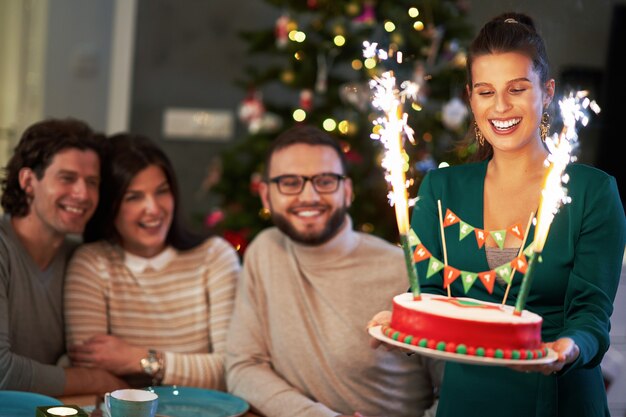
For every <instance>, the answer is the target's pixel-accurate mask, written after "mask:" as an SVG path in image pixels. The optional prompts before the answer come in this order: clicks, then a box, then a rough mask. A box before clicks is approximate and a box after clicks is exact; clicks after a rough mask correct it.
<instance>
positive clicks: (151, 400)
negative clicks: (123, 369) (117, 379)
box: [104, 389, 159, 417]
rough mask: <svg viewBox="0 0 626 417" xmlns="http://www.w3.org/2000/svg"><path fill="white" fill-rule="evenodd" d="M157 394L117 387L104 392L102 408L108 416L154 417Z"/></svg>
mask: <svg viewBox="0 0 626 417" xmlns="http://www.w3.org/2000/svg"><path fill="white" fill-rule="evenodd" d="M158 405H159V396H158V395H156V394H155V393H154V392H151V391H144V390H141V389H118V390H117V391H113V392H111V393H109V392H107V393H106V394H104V408H106V411H107V412H108V414H109V416H110V417H154V415H155V414H156V410H157V407H158Z"/></svg>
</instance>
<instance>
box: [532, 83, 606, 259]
mask: <svg viewBox="0 0 626 417" xmlns="http://www.w3.org/2000/svg"><path fill="white" fill-rule="evenodd" d="M587 95H588V92H587V91H577V92H576V93H570V94H569V96H568V97H566V98H564V99H562V100H559V107H560V109H561V116H562V118H563V129H562V130H561V133H560V134H558V135H557V134H556V133H555V134H554V135H553V136H551V137H547V138H546V142H545V143H546V146H547V148H548V152H549V154H548V157H547V158H546V161H545V164H546V166H548V172H547V173H546V177H545V179H544V185H543V188H542V190H541V200H540V203H539V211H538V212H537V227H536V229H535V239H534V245H535V246H534V250H535V251H536V252H541V251H542V250H543V246H544V244H545V241H546V239H547V237H548V231H549V229H550V225H551V224H552V220H553V219H554V216H555V215H556V213H557V212H558V210H559V208H560V207H561V205H563V204H567V203H569V202H570V201H571V198H570V197H569V196H568V195H567V188H565V184H567V182H568V181H569V177H568V176H567V175H566V174H564V172H565V168H566V167H567V164H569V163H570V162H572V161H574V160H575V157H574V156H572V152H573V151H574V149H575V148H576V146H577V144H578V142H577V141H578V134H577V133H576V123H577V122H579V121H580V123H581V124H582V125H583V126H586V125H587V123H588V122H589V117H588V115H587V111H586V110H587V109H591V110H592V111H594V112H596V113H597V112H599V111H600V108H599V106H598V105H597V104H596V102H595V101H591V100H589V98H588V97H587Z"/></svg>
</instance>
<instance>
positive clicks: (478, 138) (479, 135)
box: [474, 122, 485, 146]
mask: <svg viewBox="0 0 626 417" xmlns="http://www.w3.org/2000/svg"><path fill="white" fill-rule="evenodd" d="M474 135H475V136H476V141H477V142H478V144H479V145H480V146H484V145H485V137H484V136H483V132H481V131H480V129H479V128H478V123H476V122H474Z"/></svg>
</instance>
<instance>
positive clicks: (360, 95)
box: [339, 81, 371, 112]
mask: <svg viewBox="0 0 626 417" xmlns="http://www.w3.org/2000/svg"><path fill="white" fill-rule="evenodd" d="M370 94H371V89H370V87H369V85H368V84H367V83H364V82H363V83H359V82H356V81H355V82H350V83H345V84H342V85H341V87H339V97H340V98H341V100H342V101H343V102H344V103H346V104H351V105H353V106H354V107H355V108H357V109H358V110H359V111H362V112H364V111H366V110H367V109H368V108H369V106H370Z"/></svg>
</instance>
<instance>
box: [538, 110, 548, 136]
mask: <svg viewBox="0 0 626 417" xmlns="http://www.w3.org/2000/svg"><path fill="white" fill-rule="evenodd" d="M549 133H550V115H549V114H548V112H543V114H542V115H541V124H540V125H539V135H540V136H541V140H542V141H544V142H545V140H546V138H547V137H548V134H549Z"/></svg>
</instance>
